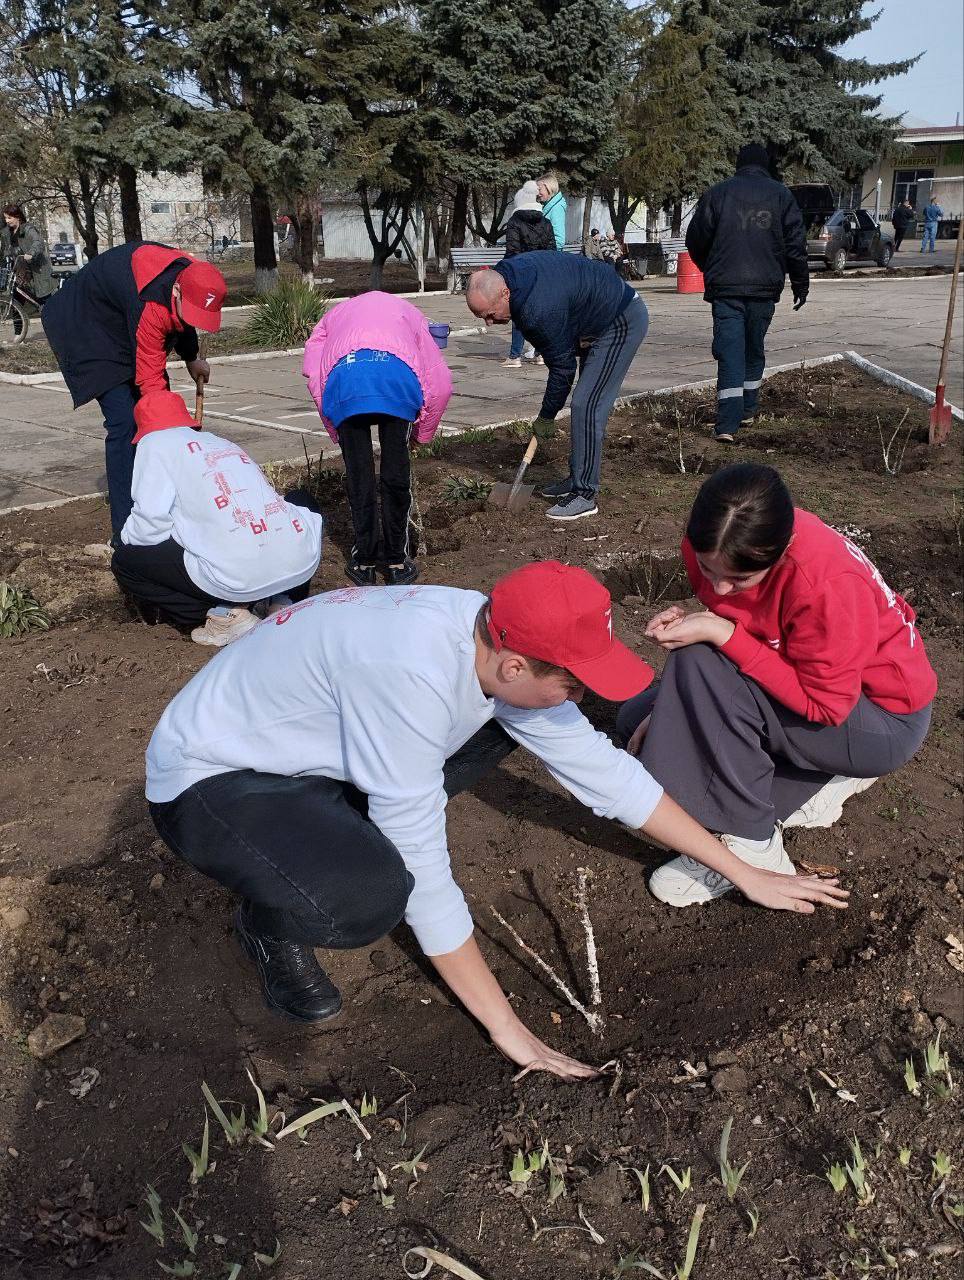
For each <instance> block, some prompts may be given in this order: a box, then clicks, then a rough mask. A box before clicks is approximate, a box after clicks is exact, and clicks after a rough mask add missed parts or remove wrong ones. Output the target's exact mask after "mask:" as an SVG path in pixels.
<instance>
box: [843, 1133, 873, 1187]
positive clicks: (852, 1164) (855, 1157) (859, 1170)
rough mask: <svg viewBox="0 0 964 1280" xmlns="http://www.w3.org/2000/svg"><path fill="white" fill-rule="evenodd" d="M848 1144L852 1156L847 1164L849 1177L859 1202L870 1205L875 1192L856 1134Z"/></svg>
mask: <svg viewBox="0 0 964 1280" xmlns="http://www.w3.org/2000/svg"><path fill="white" fill-rule="evenodd" d="M847 1145H848V1147H849V1148H850V1154H851V1157H852V1159H850V1160H848V1162H847V1164H846V1170H847V1177H848V1178H849V1179H850V1181H851V1182H852V1183H853V1188H854V1191H855V1192H856V1193H857V1200H858V1202H859V1203H860V1204H861V1205H868V1204H870V1202H871V1201H872V1200H873V1198H874V1193H873V1190H872V1189H871V1187H870V1184H869V1182H868V1181H867V1165H866V1162H865V1161H864V1157H863V1152H862V1151H861V1150H860V1143H859V1142H858V1141H857V1135H856V1134H854V1135H853V1137H852V1138H850V1139H849V1140H848V1142H847Z"/></svg>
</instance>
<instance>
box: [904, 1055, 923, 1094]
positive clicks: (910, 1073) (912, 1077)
mask: <svg viewBox="0 0 964 1280" xmlns="http://www.w3.org/2000/svg"><path fill="white" fill-rule="evenodd" d="M904 1084H905V1085H906V1086H907V1092H908V1093H912V1094H913V1095H914V1097H915V1098H916V1097H917V1096H918V1094H919V1093H920V1083H919V1081H918V1079H917V1071H916V1070H915V1068H914V1059H913V1057H910V1058H908V1059H907V1060H906V1061H905V1063H904Z"/></svg>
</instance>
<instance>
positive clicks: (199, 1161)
mask: <svg viewBox="0 0 964 1280" xmlns="http://www.w3.org/2000/svg"><path fill="white" fill-rule="evenodd" d="M210 1129H211V1127H210V1124H209V1123H208V1109H207V1107H205V1108H204V1130H203V1132H202V1134H201V1150H200V1151H195V1150H194V1148H193V1147H189V1146H188V1145H187V1143H186V1142H182V1143H181V1150H182V1151H183V1152H184V1154H185V1155H186V1156H187V1158H188V1162H189V1163H190V1166H191V1183H192V1185H194V1184H195V1183H198V1182H200V1181H201V1179H202V1178H203V1177H204V1175H205V1174H206V1173H207V1171H208V1169H209V1168H210V1164H209V1163H208V1144H209V1139H210V1136H211V1132H210Z"/></svg>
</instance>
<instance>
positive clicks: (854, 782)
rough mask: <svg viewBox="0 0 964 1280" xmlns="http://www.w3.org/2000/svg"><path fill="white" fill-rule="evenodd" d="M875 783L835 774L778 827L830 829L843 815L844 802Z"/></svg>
mask: <svg viewBox="0 0 964 1280" xmlns="http://www.w3.org/2000/svg"><path fill="white" fill-rule="evenodd" d="M877 781H878V779H877V778H846V777H844V775H843V774H842V773H838V774H835V775H834V776H833V777H832V778H831V779H830V781H829V782H828V783H826V785H825V786H824V787H823V788H822V789H821V790H820V791H818V792H817V794H816V795H815V796H811V798H810V799H809V800H808V801H807V803H806V804H802V805H801V806H800V808H799V809H794V811H793V813H791V814H790V816H789V817H788V818H784V819H783V821H782V822H781V823H780V824H779V825H780V826H781V827H783V829H784V830H786V829H787V827H832V826H833V824H834V823H835V822H836V821H837V820H838V818H839V817H840V815H841V814H842V813H843V807H844V801H845V800H849V799H850V797H851V796H856V795H859V794H860V792H861V791H866V790H867V788H868V787H872V786H873V785H874V783H875V782H877Z"/></svg>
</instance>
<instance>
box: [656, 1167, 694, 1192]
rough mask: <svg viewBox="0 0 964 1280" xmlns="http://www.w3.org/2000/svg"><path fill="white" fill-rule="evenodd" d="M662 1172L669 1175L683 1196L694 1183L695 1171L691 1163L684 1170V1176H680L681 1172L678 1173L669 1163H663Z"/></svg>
mask: <svg viewBox="0 0 964 1280" xmlns="http://www.w3.org/2000/svg"><path fill="white" fill-rule="evenodd" d="M660 1173H665V1174H667V1175H668V1176H669V1178H670V1180H671V1181H672V1183H673V1185H674V1186H675V1188H676V1190H677V1191H678V1192H679V1193H680V1195H681V1196H685V1195H686V1193H687V1191H689V1189H690V1187H691V1186H692V1185H693V1176H692V1175H693V1171H692V1169H691V1168H690V1166H689V1165H687V1167H686V1168H685V1169H684V1170H683V1173H682V1176H680V1174H678V1173H677V1172H676V1170H675V1169H674V1168H673V1167H672V1166H671V1165H668V1164H664V1165H663V1167H662V1169H660Z"/></svg>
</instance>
